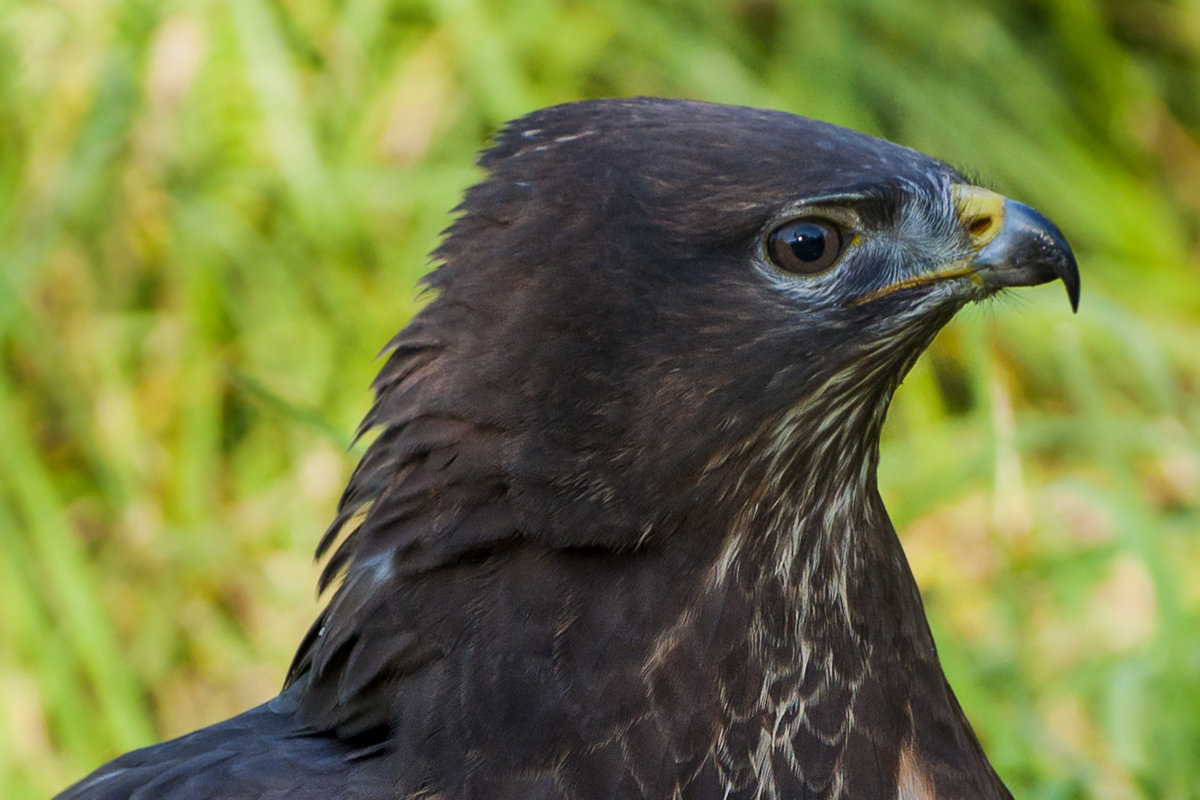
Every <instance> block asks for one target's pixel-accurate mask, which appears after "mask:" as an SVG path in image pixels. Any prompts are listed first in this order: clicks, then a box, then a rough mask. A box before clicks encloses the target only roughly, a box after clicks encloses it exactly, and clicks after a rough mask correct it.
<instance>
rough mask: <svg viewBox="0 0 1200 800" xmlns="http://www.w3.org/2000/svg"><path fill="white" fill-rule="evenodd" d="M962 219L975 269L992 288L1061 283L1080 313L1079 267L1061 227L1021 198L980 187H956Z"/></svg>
mask: <svg viewBox="0 0 1200 800" xmlns="http://www.w3.org/2000/svg"><path fill="white" fill-rule="evenodd" d="M954 195H955V198H954V199H955V202H956V204H957V205H958V211H959V217H960V218H961V219H962V221H963V225H964V226H965V227H966V229H967V234H968V236H969V237H970V238H971V240H972V244H974V245H975V247H976V248H977V249H976V256H975V258H974V259H973V260H972V262H971V265H970V269H971V272H972V274H973V275H974V276H975V277H976V278H977V279H978V280H980V281H981V282H982V283H983V285H984V286H986V287H988V288H994V289H1000V288H1004V287H1008V286H1037V285H1039V284H1042V283H1049V282H1050V281H1053V280H1056V279H1057V280H1061V281H1062V282H1063V285H1064V286H1065V287H1066V289H1067V298H1068V299H1069V300H1070V301H1071V310H1072V311H1078V310H1079V267H1078V266H1077V265H1076V264H1075V254H1074V253H1072V252H1071V246H1070V245H1069V244H1067V240H1066V239H1065V238H1064V237H1063V235H1062V232H1061V231H1059V229H1058V227H1057V226H1056V225H1055V224H1054V223H1053V222H1051V221H1050V220H1048V219H1046V218H1045V217H1044V216H1042V215H1041V214H1040V213H1038V212H1037V211H1035V210H1034V209H1032V208H1030V207H1029V206H1027V205H1025V204H1024V203H1018V202H1016V201H1015V200H1009V199H1007V198H1004V197H1001V196H1000V195H998V194H996V193H995V192H990V191H988V190H987V189H980V188H979V187H977V186H956V187H955V188H954Z"/></svg>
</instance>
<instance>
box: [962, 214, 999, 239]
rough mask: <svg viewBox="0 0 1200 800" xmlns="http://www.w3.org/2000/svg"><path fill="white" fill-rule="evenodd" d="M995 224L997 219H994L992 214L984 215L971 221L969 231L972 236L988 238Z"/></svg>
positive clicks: (968, 226)
mask: <svg viewBox="0 0 1200 800" xmlns="http://www.w3.org/2000/svg"><path fill="white" fill-rule="evenodd" d="M995 224H996V218H995V217H993V216H992V215H991V214H984V215H983V216H980V217H975V219H973V220H971V221H970V222H969V223H968V224H967V231H968V232H970V234H971V235H972V236H986V235H987V234H988V232H989V231H990V230H991V229H992V226H993V225H995Z"/></svg>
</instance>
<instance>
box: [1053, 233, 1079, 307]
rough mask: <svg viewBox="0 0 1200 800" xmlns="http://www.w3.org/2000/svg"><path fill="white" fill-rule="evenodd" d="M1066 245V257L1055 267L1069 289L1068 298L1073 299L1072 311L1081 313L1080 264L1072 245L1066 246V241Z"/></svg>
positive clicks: (1064, 253) (1064, 254)
mask: <svg viewBox="0 0 1200 800" xmlns="http://www.w3.org/2000/svg"><path fill="white" fill-rule="evenodd" d="M1063 245H1064V247H1065V249H1064V251H1063V256H1064V258H1063V259H1062V261H1061V262H1060V265H1059V266H1058V267H1057V268H1056V269H1055V272H1056V273H1057V274H1058V277H1059V278H1060V279H1061V280H1062V282H1063V286H1065V287H1066V289H1067V299H1068V300H1070V301H1071V312H1072V313H1075V314H1078V313H1079V266H1078V265H1077V264H1076V263H1075V254H1074V253H1072V252H1071V249H1070V247H1066V241H1064V242H1063Z"/></svg>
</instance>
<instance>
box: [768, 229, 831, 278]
mask: <svg viewBox="0 0 1200 800" xmlns="http://www.w3.org/2000/svg"><path fill="white" fill-rule="evenodd" d="M842 249H843V239H842V232H841V230H840V229H839V228H838V227H837V226H836V225H834V224H833V223H832V222H828V221H827V220H823V219H818V218H813V217H809V218H806V219H794V220H791V221H789V222H785V223H783V224H782V225H780V226H779V227H778V228H776V229H775V230H773V231H771V233H770V235H768V236H767V255H768V256H770V258H771V262H772V263H773V264H774V265H775V266H776V267H778V268H779V269H781V270H783V271H784V272H790V273H792V274H793V275H816V274H817V273H818V272H824V271H825V270H827V269H829V268H830V267H832V266H833V265H834V264H836V263H837V260H838V257H839V256H841V254H842Z"/></svg>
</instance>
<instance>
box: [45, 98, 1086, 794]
mask: <svg viewBox="0 0 1200 800" xmlns="http://www.w3.org/2000/svg"><path fill="white" fill-rule="evenodd" d="M479 163H480V165H481V166H482V167H483V168H484V170H485V171H486V177H485V179H484V180H483V181H482V182H481V183H479V184H478V185H476V186H474V187H473V188H471V189H470V190H468V191H467V193H466V195H465V197H464V199H463V201H462V203H461V205H460V206H459V207H458V208H457V212H458V217H457V219H456V221H455V222H454V223H453V225H452V226H451V227H450V228H449V229H448V231H447V233H446V236H445V238H444V240H443V242H442V244H441V245H440V247H439V248H438V249H437V250H436V251H435V253H434V255H435V258H436V260H437V262H438V263H439V266H438V267H437V268H436V270H434V271H433V272H432V274H431V275H429V276H428V277H427V278H426V283H427V284H428V287H429V288H430V289H431V290H432V293H433V299H432V301H431V302H429V304H428V305H427V306H426V307H425V308H424V310H423V311H421V312H420V313H419V314H418V315H417V316H416V317H415V318H414V319H413V320H412V322H411V323H410V324H409V325H408V326H407V327H405V328H404V329H403V330H401V331H400V333H399V334H398V335H397V336H396V337H395V338H394V339H393V340H392V342H391V344H390V356H389V357H388V359H387V361H386V364H385V366H384V367H383V369H382V371H381V373H380V375H379V377H378V379H377V380H376V382H375V384H374V388H375V391H376V396H375V402H374V405H373V407H372V408H371V410H370V412H369V413H368V414H367V416H366V419H365V420H364V422H363V430H364V431H366V430H369V431H374V432H376V433H377V436H376V438H375V439H374V441H373V442H372V443H371V444H370V446H369V448H368V449H367V451H366V453H365V455H364V456H363V458H362V461H361V463H360V464H359V465H358V467H357V469H356V470H355V472H354V473H353V476H352V477H351V479H350V482H349V485H348V486H347V488H346V490H345V493H344V495H343V497H342V499H341V502H340V505H339V510H338V514H337V517H336V519H335V520H334V522H333V524H332V526H331V527H330V529H329V532H328V533H327V534H326V535H325V537H324V539H323V540H322V542H321V544H320V547H319V550H318V554H319V555H325V556H327V558H328V560H327V566H326V567H325V571H324V574H323V577H322V579H321V588H322V589H325V588H327V587H336V588H334V589H333V590H332V593H331V596H330V599H329V601H328V603H327V605H326V606H325V608H324V611H323V612H322V613H321V614H320V616H319V618H318V619H317V620H316V622H315V624H314V625H313V626H312V629H311V630H310V631H309V633H308V635H307V636H306V637H305V639H304V641H303V642H302V643H301V644H300V647H299V651H298V652H297V654H296V657H295V661H294V662H293V664H292V666H291V669H290V671H289V673H288V675H287V679H286V683H285V685H284V688H283V690H282V693H281V694H280V695H279V696H278V697H276V698H275V699H273V700H271V701H270V702H268V703H266V704H264V705H261V706H259V707H257V708H254V709H251V710H249V711H247V712H245V713H243V714H241V715H239V716H236V717H234V718H233V719H230V720H227V721H225V722H221V723H218V724H216V725H213V726H211V727H208V728H204V729H202V730H199V731H196V732H195V733H192V734H189V735H186V736H183V737H182V738H179V739H175V740H173V741H169V742H166V743H163V744H159V745H155V746H152V747H149V748H146V749H143V750H138V751H135V752H133V753H129V754H127V755H125V756H122V757H121V758H118V759H117V760H115V761H113V762H111V763H109V764H107V765H105V766H102V767H100V768H99V769H98V770H97V771H95V772H94V773H92V774H91V775H90V776H88V777H87V778H85V779H84V780H83V781H82V782H80V783H78V784H76V785H75V786H73V787H71V788H69V789H67V790H66V791H65V792H64V793H63V794H62V795H60V797H61V798H63V799H64V800H82V799H83V798H88V799H89V800H99V799H105V800H107V799H110V798H111V799H115V798H122V799H125V798H137V799H138V800H149V799H150V798H158V799H161V800H175V799H179V800H182V799H183V798H189V800H195V799H198V798H279V799H280V800H284V799H286V800H308V799H309V798H314V799H316V800H330V799H332V798H345V800H383V799H384V798H400V799H405V798H411V800H416V799H417V798H423V799H426V800H466V799H468V798H470V799H477V800H567V799H570V800H601V799H603V800H633V799H634V798H645V799H646V800H671V799H672V798H679V799H681V800H708V799H709V798H714V799H715V798H746V799H747V800H748V799H749V798H777V799H778V800H784V799H785V798H786V800H810V799H812V800H815V799H816V798H822V799H827V800H832V799H833V798H847V799H849V798H853V799H854V800H874V799H875V798H900V799H901V800H917V799H918V798H919V799H921V800H932V799H933V798H937V799H938V800H950V799H951V798H1004V797H1010V795H1009V793H1008V791H1007V789H1005V787H1004V785H1003V783H1002V782H1001V781H1000V779H999V778H998V777H997V776H996V774H995V772H994V771H993V770H992V768H991V766H990V765H989V763H988V761H987V758H986V757H985V755H984V753H983V751H982V749H981V748H980V745H979V742H978V741H977V739H976V737H975V734H974V733H973V732H972V730H971V726H970V725H969V724H968V722H967V720H966V718H965V716H964V715H963V712H962V710H961V709H960V708H959V705H958V702H957V701H956V700H955V697H954V694H953V692H952V691H951V689H950V687H949V685H948V684H947V682H946V679H945V677H944V675H943V673H942V669H941V667H940V665H939V662H938V656H937V652H936V650H935V648H934V642H933V638H932V636H931V635H930V631H929V627H928V624H927V622H926V619H925V614H924V611H923V608H922V605H921V598H920V596H919V594H918V591H917V586H916V584H915V582H914V580H913V577H912V574H911V572H910V571H909V567H908V564H907V562H906V560H905V557H904V553H903V551H902V550H901V546H900V542H899V540H898V539H897V536H896V532H895V530H894V528H893V526H892V524H891V522H890V521H889V519H888V514H887V511H886V510H885V508H884V506H883V502H882V501H881V499H880V496H879V492H878V490H877V486H876V466H877V463H878V461H879V434H880V427H881V426H882V425H883V421H884V415H885V414H886V412H887V408H888V404H889V401H890V400H891V397H892V394H893V392H894V391H895V390H896V388H897V386H898V385H899V383H900V381H901V379H902V378H903V376H904V375H905V373H906V371H907V370H908V369H909V368H910V367H911V366H912V364H913V362H914V361H915V360H916V358H917V357H918V355H919V354H920V353H921V351H922V350H923V349H924V348H925V347H926V345H927V344H928V343H929V342H930V340H931V339H932V338H933V336H934V334H935V333H937V331H938V329H939V328H941V327H942V326H943V325H944V324H945V323H946V322H947V321H948V320H949V319H950V318H951V317H952V316H953V315H954V313H955V312H956V311H958V310H959V309H960V308H962V307H963V306H964V305H966V304H967V303H969V302H972V301H977V300H983V299H985V298H987V297H989V296H991V295H993V294H994V293H995V292H997V291H999V290H1001V289H1004V288H1006V287H1012V286H1029V285H1034V284H1040V283H1045V282H1048V281H1052V280H1055V279H1061V280H1062V281H1063V283H1064V284H1065V286H1066V288H1067V292H1068V295H1069V298H1070V300H1071V303H1072V305H1073V306H1074V305H1076V304H1077V302H1078V293H1079V276H1078V271H1077V268H1076V264H1075V259H1074V256H1073V255H1072V253H1071V250H1070V248H1069V247H1068V245H1067V243H1066V241H1065V240H1064V238H1063V236H1062V235H1061V233H1060V232H1059V231H1058V229H1057V228H1055V226H1054V225H1053V224H1052V223H1051V222H1050V221H1049V220H1047V219H1046V218H1045V217H1043V216H1042V215H1041V214H1039V213H1038V212H1037V211H1034V210H1033V209H1032V208H1030V207H1028V206H1026V205H1022V204H1021V203H1018V202H1015V201H1013V200H1009V199H1005V198H1003V197H1001V196H999V195H998V194H995V193H993V192H991V191H988V190H986V189H983V188H980V187H977V186H974V185H971V184H970V183H969V182H968V181H967V180H965V179H964V178H963V176H962V175H960V174H959V173H958V172H956V171H955V170H954V169H952V168H950V167H948V166H947V165H946V164H944V163H942V162H940V161H937V160H935V159H933V158H930V157H928V156H925V155H922V154H920V153H918V152H915V151H913V150H910V149H907V148H904V147H900V146H897V145H894V144H891V143H889V142H886V141H882V140H879V139H875V138H872V137H869V136H866V135H863V134H860V133H856V132H853V131H849V130H845V129H842V128H839V127H836V126H833V125H829V124H825V123H822V122H817V121H814V120H811V119H804V118H801V117H796V116H792V115H789V114H785V113H779V112H774V111H761V110H755V109H750V108H740V107H729V106H720V105H709V104H704V103H699V102H688V101H679V100H660V99H646V98H643V99H629V100H605V101H588V102H580V103H574V104H567V105H563V106H557V107H554V108H549V109H545V110H542V111H538V112H535V113H532V114H530V115H528V116H526V117H524V118H522V119H519V120H517V121H516V122H513V123H510V124H509V125H508V126H507V127H506V128H504V129H503V130H502V131H501V132H500V133H499V135H498V136H497V139H496V141H495V143H494V144H493V146H492V147H491V148H490V149H488V150H487V151H486V152H484V153H483V155H482V156H481V157H480V161H479Z"/></svg>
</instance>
